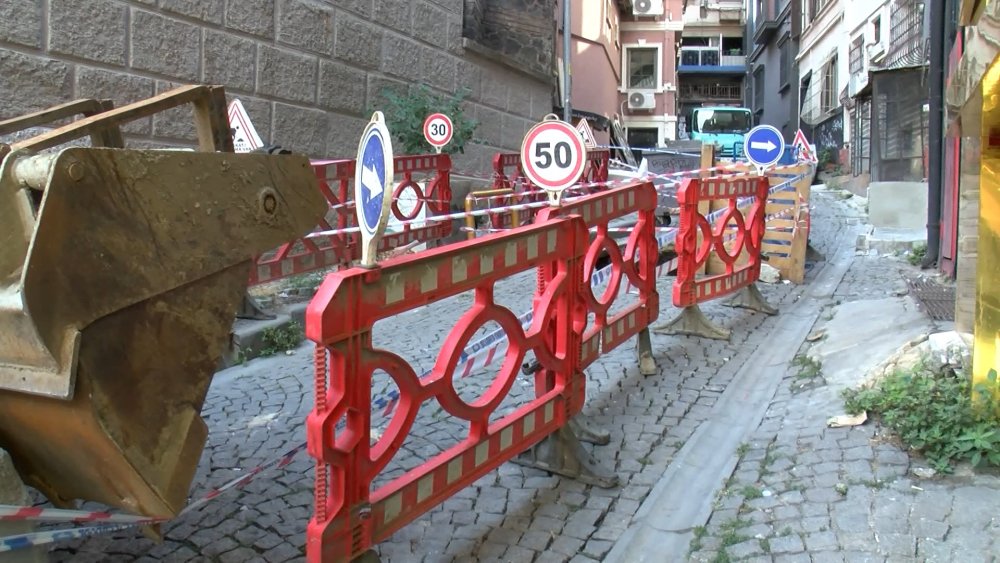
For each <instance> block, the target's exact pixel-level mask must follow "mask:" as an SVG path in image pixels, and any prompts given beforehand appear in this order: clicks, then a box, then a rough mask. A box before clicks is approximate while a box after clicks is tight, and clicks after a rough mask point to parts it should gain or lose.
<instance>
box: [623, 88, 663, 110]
mask: <svg viewBox="0 0 1000 563" xmlns="http://www.w3.org/2000/svg"><path fill="white" fill-rule="evenodd" d="M655 107H656V97H655V96H654V95H653V92H650V91H645V90H629V93H628V109H653V108H655Z"/></svg>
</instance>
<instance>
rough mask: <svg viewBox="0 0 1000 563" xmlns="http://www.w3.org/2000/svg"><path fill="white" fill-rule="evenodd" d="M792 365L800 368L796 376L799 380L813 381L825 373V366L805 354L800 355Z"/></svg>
mask: <svg viewBox="0 0 1000 563" xmlns="http://www.w3.org/2000/svg"><path fill="white" fill-rule="evenodd" d="M792 365H793V366H796V367H797V368H799V371H798V373H796V374H795V377H796V378H797V379H812V378H814V377H817V376H818V375H819V374H821V373H823V364H822V363H820V362H819V361H818V360H814V359H812V358H810V357H809V356H806V355H805V354H799V355H798V356H795V358H794V359H793V360H792Z"/></svg>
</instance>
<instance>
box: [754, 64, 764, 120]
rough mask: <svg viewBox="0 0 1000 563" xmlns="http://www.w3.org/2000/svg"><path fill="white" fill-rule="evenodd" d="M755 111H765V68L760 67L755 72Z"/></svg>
mask: <svg viewBox="0 0 1000 563" xmlns="http://www.w3.org/2000/svg"><path fill="white" fill-rule="evenodd" d="M753 109H754V111H760V110H763V109H764V66H763V65H761V66H758V67H757V70H755V71H753Z"/></svg>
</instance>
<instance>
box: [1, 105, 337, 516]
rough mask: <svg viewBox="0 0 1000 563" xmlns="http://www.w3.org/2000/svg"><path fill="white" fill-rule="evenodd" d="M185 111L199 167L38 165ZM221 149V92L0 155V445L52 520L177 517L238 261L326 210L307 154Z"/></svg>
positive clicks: (71, 158)
mask: <svg viewBox="0 0 1000 563" xmlns="http://www.w3.org/2000/svg"><path fill="white" fill-rule="evenodd" d="M187 103H192V104H193V105H194V110H195V112H194V113H195V118H196V119H195V121H196V125H197V127H198V134H199V140H200V144H201V148H202V149H203V151H205V152H185V151H174V150H126V149H115V148H102V147H97V148H81V147H75V148H63V149H62V150H58V151H55V152H51V151H50V152H45V153H41V152H40V151H43V150H44V149H50V148H52V147H55V146H60V145H64V144H65V143H66V142H68V141H71V140H74V139H76V138H79V137H85V136H90V138H91V139H92V142H95V141H97V140H98V139H115V138H116V137H117V138H120V133H115V131H117V129H118V126H119V124H120V123H123V122H126V121H130V120H133V119H139V118H143V117H148V116H149V115H152V114H153V113H157V112H160V111H164V110H166V109H169V108H172V107H175V106H177V105H181V104H187ZM98 144H99V143H98ZM231 147H232V145H231V139H230V137H229V131H228V127H227V125H226V118H225V97H224V95H223V94H222V90H221V88H211V87H205V86H190V87H184V88H180V89H177V90H174V91H171V92H168V93H166V94H163V95H160V96H157V97H156V98H151V99H150V100H145V101H143V102H138V103H136V104H132V105H129V106H124V107H122V108H118V109H112V110H108V111H103V112H100V113H97V114H94V115H92V116H91V117H86V118H84V119H81V120H78V121H76V122H74V123H71V124H70V125H66V126H64V127H62V128H59V129H55V130H54V131H51V132H49V133H46V134H44V135H41V136H38V137H34V138H31V139H28V140H25V141H21V142H19V143H15V144H13V145H11V146H10V147H9V149H7V150H5V151H4V150H0V154H2V153H3V152H6V153H7V154H6V156H4V157H3V161H2V164H0V448H3V449H6V450H7V451H8V452H9V453H10V454H11V456H12V457H13V459H14V462H15V465H16V467H17V468H18V472H19V473H20V474H21V477H22V479H23V480H24V481H25V482H26V483H27V484H29V485H32V486H34V487H36V488H37V489H39V490H40V491H42V492H43V493H44V494H46V495H47V496H48V497H49V499H50V500H52V501H53V502H54V503H55V504H57V505H59V506H70V505H72V503H73V501H74V500H76V499H85V500H93V501H98V502H101V503H104V504H107V505H110V506H114V507H119V508H122V509H125V510H128V511H130V512H133V513H137V514H143V515H148V516H155V517H170V516H173V515H175V514H176V513H177V512H179V511H180V509H181V508H183V506H184V504H185V502H186V498H187V495H188V490H189V488H190V485H191V480H192V478H193V476H194V472H195V469H196V467H197V464H198V461H199V459H200V457H201V452H202V449H203V447H204V443H205V439H206V436H207V430H206V426H205V423H204V421H203V420H202V419H201V417H200V412H201V407H202V404H203V403H204V400H205V396H206V394H207V391H208V387H209V384H210V383H211V380H212V374H213V373H214V371H215V370H216V368H217V367H218V365H219V358H220V356H221V354H222V352H223V348H224V346H226V344H227V340H228V338H229V334H230V328H231V326H232V323H233V315H234V312H235V311H236V310H237V308H238V306H239V304H240V301H241V299H242V297H243V295H244V293H245V291H246V285H247V280H248V277H249V269H250V266H251V261H250V260H251V257H253V256H254V255H256V254H258V253H260V252H262V251H265V250H267V249H270V248H273V247H275V246H277V245H279V244H281V243H283V242H286V241H288V240H292V239H294V238H296V237H299V236H301V235H303V234H304V233H306V232H308V231H309V230H310V229H311V228H312V227H314V226H315V225H316V223H317V222H318V220H319V219H320V218H321V217H322V215H323V213H324V211H325V209H326V205H325V203H324V200H323V198H322V196H321V194H320V193H319V191H318V190H317V188H316V185H315V175H314V173H313V171H312V169H311V168H310V166H309V161H308V160H307V159H306V158H305V157H302V156H294V155H281V156H275V155H266V154H239V155H238V154H233V153H232V152H217V151H225V150H226V149H228V150H230V151H231ZM209 151H211V152H209Z"/></svg>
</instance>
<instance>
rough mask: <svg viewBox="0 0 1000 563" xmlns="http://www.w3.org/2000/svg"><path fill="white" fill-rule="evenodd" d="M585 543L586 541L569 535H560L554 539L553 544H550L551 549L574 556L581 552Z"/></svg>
mask: <svg viewBox="0 0 1000 563" xmlns="http://www.w3.org/2000/svg"><path fill="white" fill-rule="evenodd" d="M583 545H584V542H583V541H581V540H578V539H575V538H571V537H567V536H560V537H557V538H555V540H553V541H552V545H550V546H549V551H553V552H555V553H561V554H563V555H567V556H573V555H575V554H577V553H579V552H580V549H581V548H583Z"/></svg>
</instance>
